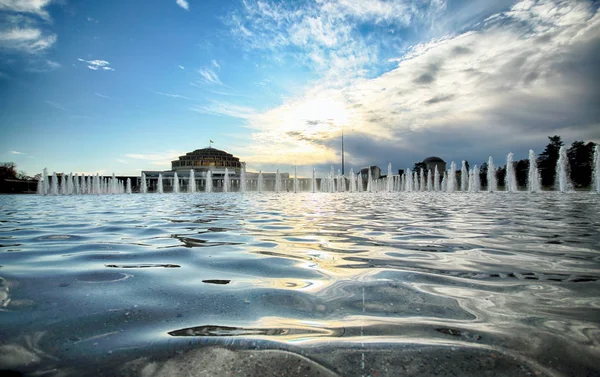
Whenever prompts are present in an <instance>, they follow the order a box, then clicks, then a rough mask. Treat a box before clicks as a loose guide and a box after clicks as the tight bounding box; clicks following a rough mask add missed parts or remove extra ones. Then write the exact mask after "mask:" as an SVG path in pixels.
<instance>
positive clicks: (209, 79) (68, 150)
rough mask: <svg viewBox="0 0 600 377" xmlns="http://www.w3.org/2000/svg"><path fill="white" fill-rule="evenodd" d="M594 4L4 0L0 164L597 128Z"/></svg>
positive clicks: (323, 162) (411, 147) (462, 150)
mask: <svg viewBox="0 0 600 377" xmlns="http://www.w3.org/2000/svg"><path fill="white" fill-rule="evenodd" d="M598 8H599V3H598V2H594V1H574V0H567V1H553V0H543V1H529V0H524V1H509V0H494V1H490V0H466V1H464V0H463V1H458V0H419V1H417V0H388V1H386V0H306V1H305V0H296V1H291V0H289V1H275V0H260V1H257V0H233V1H222V0H162V1H152V2H139V1H110V0H107V1H93V0H89V1H73V0H60V1H59V0H57V1H53V0H0V133H1V137H0V161H14V162H16V163H17V165H18V169H20V170H25V171H26V172H28V173H29V174H31V175H33V174H35V173H37V172H39V171H41V170H42V169H43V168H44V167H48V168H49V170H50V171H57V172H62V171H64V172H88V173H90V172H100V173H105V174H108V173H111V172H115V173H117V174H135V175H138V174H139V172H140V170H142V169H145V170H162V169H168V168H170V161H171V160H172V159H173V158H176V157H177V156H178V155H180V154H183V153H185V152H188V151H192V150H194V149H198V148H203V147H206V146H208V144H209V140H210V139H212V140H214V141H215V144H214V147H216V148H219V149H224V150H227V151H229V152H231V153H233V154H235V155H237V156H239V157H241V158H242V160H244V161H246V162H247V163H248V166H249V168H250V170H259V169H262V170H269V171H272V170H274V169H276V168H280V169H281V170H282V171H286V170H287V171H289V170H290V169H291V167H292V166H294V165H298V166H300V167H301V171H306V172H307V171H308V169H309V168H311V167H313V166H314V167H317V168H318V169H321V170H323V171H325V170H326V169H328V168H329V166H330V165H333V166H334V167H335V168H338V167H339V166H340V158H341V153H340V137H341V133H342V129H343V132H344V135H345V145H346V169H347V170H349V168H350V167H354V168H355V169H356V168H359V167H363V166H366V165H371V164H377V165H380V166H382V167H384V166H386V165H387V163H388V162H391V163H392V164H393V166H394V169H398V168H406V167H412V166H413V164H414V163H415V162H417V161H420V160H422V159H423V158H425V157H427V156H430V155H437V156H440V157H442V158H444V159H445V160H446V161H448V162H450V161H452V160H455V161H457V163H459V162H460V160H462V159H467V160H469V162H470V163H471V164H472V165H473V164H478V163H481V162H482V161H484V160H487V157H488V156H489V155H492V156H493V157H494V158H495V159H496V160H503V159H504V158H505V156H506V154H507V153H508V152H511V151H512V152H514V153H515V156H516V158H525V157H526V156H527V151H528V150H529V149H530V148H533V149H534V150H536V152H540V151H541V150H542V149H543V147H544V146H545V145H546V144H547V136H548V135H554V134H559V135H561V136H562V137H563V139H564V140H565V141H566V142H567V143H570V142H572V141H574V140H586V141H596V142H598V141H600V69H598V67H600V13H599V11H598Z"/></svg>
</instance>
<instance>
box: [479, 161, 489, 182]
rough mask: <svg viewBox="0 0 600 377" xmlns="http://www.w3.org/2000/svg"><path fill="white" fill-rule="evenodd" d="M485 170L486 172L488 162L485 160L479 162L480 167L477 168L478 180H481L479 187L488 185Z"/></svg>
mask: <svg viewBox="0 0 600 377" xmlns="http://www.w3.org/2000/svg"><path fill="white" fill-rule="evenodd" d="M487 172H488V164H487V162H484V163H482V164H481V167H480V168H479V180H480V181H481V187H487V185H488V181H487Z"/></svg>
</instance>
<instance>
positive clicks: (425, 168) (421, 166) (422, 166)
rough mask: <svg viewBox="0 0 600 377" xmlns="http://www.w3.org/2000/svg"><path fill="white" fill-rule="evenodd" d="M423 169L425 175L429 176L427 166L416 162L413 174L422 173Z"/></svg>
mask: <svg viewBox="0 0 600 377" xmlns="http://www.w3.org/2000/svg"><path fill="white" fill-rule="evenodd" d="M421 169H423V171H424V172H425V174H427V164H426V163H424V162H422V161H421V162H415V166H413V168H412V171H413V172H415V171H416V172H418V171H421Z"/></svg>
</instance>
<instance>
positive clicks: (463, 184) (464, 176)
mask: <svg viewBox="0 0 600 377" xmlns="http://www.w3.org/2000/svg"><path fill="white" fill-rule="evenodd" d="M468 183H469V170H468V169H467V161H465V160H462V165H461V168H460V191H463V192H464V191H469V189H468V187H467V185H468Z"/></svg>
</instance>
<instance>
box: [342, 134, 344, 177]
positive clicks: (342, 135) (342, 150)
mask: <svg viewBox="0 0 600 377" xmlns="http://www.w3.org/2000/svg"><path fill="white" fill-rule="evenodd" d="M342 175H344V125H343V124H342Z"/></svg>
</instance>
